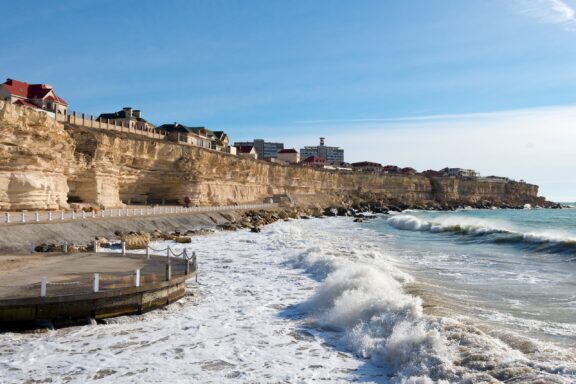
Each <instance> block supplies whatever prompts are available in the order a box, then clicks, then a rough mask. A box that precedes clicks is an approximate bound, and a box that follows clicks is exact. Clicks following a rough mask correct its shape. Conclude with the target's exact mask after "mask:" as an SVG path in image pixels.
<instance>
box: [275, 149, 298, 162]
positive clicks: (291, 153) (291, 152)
mask: <svg viewBox="0 0 576 384" xmlns="http://www.w3.org/2000/svg"><path fill="white" fill-rule="evenodd" d="M278 160H281V161H285V162H287V163H288V164H298V163H299V162H300V154H299V153H298V151H297V150H295V149H294V148H291V149H281V150H280V151H278Z"/></svg>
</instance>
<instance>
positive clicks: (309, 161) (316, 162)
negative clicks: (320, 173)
mask: <svg viewBox="0 0 576 384" xmlns="http://www.w3.org/2000/svg"><path fill="white" fill-rule="evenodd" d="M302 165H305V166H307V167H320V168H324V166H325V165H326V160H324V159H322V158H320V157H318V156H308V157H307V158H305V159H304V160H302Z"/></svg>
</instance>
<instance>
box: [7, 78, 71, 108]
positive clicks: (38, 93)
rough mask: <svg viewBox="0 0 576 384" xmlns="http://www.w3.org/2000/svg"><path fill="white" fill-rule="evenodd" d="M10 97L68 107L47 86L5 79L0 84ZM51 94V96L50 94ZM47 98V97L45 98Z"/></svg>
mask: <svg viewBox="0 0 576 384" xmlns="http://www.w3.org/2000/svg"><path fill="white" fill-rule="evenodd" d="M0 86H2V87H3V88H4V89H6V90H7V91H8V92H9V93H10V94H11V95H13V96H18V97H22V98H24V99H44V98H46V99H47V100H51V101H54V102H56V103H58V104H62V105H66V106H67V105H68V103H67V102H65V101H64V99H62V98H60V97H58V96H57V95H56V93H55V92H54V90H53V89H52V87H51V86H50V85H48V84H28V83H25V82H23V81H18V80H14V79H6V82H4V84H1V85H0ZM50 93H51V94H50ZM46 96H48V97H46Z"/></svg>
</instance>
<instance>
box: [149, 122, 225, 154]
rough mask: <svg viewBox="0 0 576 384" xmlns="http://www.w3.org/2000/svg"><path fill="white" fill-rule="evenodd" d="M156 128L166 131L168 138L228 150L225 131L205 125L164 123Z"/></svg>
mask: <svg viewBox="0 0 576 384" xmlns="http://www.w3.org/2000/svg"><path fill="white" fill-rule="evenodd" d="M156 129H158V130H162V131H165V132H166V134H167V135H166V138H167V139H168V140H170V141H175V142H178V143H186V144H191V145H195V146H198V147H202V148H207V149H213V150H216V151H222V152H228V148H229V146H228V143H229V139H228V135H227V134H226V133H225V132H223V131H211V130H210V129H208V128H205V127H188V126H186V125H183V124H178V123H174V124H163V125H161V126H159V127H157V128H156Z"/></svg>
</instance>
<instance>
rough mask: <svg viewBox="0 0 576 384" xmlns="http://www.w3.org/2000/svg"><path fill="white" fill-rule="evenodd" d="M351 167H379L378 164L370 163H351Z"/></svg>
mask: <svg viewBox="0 0 576 384" xmlns="http://www.w3.org/2000/svg"><path fill="white" fill-rule="evenodd" d="M352 166H353V167H381V166H382V164H380V163H372V162H370V161H360V162H358V163H352Z"/></svg>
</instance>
